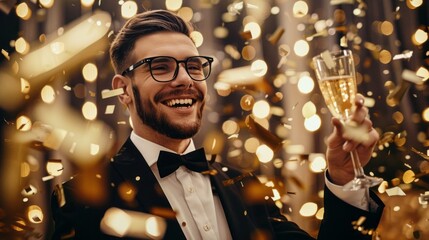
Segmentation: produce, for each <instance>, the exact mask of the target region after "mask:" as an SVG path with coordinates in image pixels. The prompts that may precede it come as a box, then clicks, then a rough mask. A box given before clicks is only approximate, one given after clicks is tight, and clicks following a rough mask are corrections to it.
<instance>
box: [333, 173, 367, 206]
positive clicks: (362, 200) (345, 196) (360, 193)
mask: <svg viewBox="0 0 429 240" xmlns="http://www.w3.org/2000/svg"><path fill="white" fill-rule="evenodd" d="M325 184H326V187H327V188H328V189H329V190H330V191H331V192H332V193H333V194H334V195H335V196H336V197H337V198H339V199H341V200H343V201H344V202H346V203H348V204H350V205H352V206H354V207H357V208H360V209H362V210H364V211H368V199H367V196H368V193H367V192H368V191H369V189H368V188H365V189H359V190H356V191H345V190H343V186H340V185H336V184H334V183H332V182H331V181H330V180H329V177H328V171H325Z"/></svg>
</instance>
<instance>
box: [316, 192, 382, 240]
mask: <svg viewBox="0 0 429 240" xmlns="http://www.w3.org/2000/svg"><path fill="white" fill-rule="evenodd" d="M324 196H325V198H324V207H325V213H324V217H323V220H322V223H321V226H320V230H319V235H318V239H322V240H324V239H372V234H374V233H375V229H376V228H377V226H378V223H379V222H380V218H381V215H382V212H383V209H384V204H383V202H382V201H381V200H380V198H379V197H378V196H377V195H376V194H375V193H374V192H372V191H370V198H371V199H370V201H371V202H372V203H373V204H375V205H376V206H375V207H374V209H373V210H371V211H364V210H362V209H359V208H356V207H354V206H352V205H349V204H347V203H346V202H344V201H342V200H341V199H339V198H338V197H336V196H335V195H334V194H333V193H332V192H331V191H329V189H328V188H327V187H326V186H325V195H324Z"/></svg>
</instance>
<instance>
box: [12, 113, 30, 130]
mask: <svg viewBox="0 0 429 240" xmlns="http://www.w3.org/2000/svg"><path fill="white" fill-rule="evenodd" d="M31 126H32V122H31V119H30V118H29V117H27V116H25V115H21V116H19V117H18V118H17V119H16V129H17V130H19V131H24V132H25V131H29V130H31Z"/></svg>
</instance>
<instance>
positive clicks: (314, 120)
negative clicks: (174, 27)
mask: <svg viewBox="0 0 429 240" xmlns="http://www.w3.org/2000/svg"><path fill="white" fill-rule="evenodd" d="M321 125H322V120H321V119H320V117H319V115H317V114H315V115H313V116H311V117H309V118H306V119H305V120H304V127H305V129H306V130H307V131H309V132H315V131H317V130H318V129H319V128H320V126H321Z"/></svg>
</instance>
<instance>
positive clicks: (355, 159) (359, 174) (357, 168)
mask: <svg viewBox="0 0 429 240" xmlns="http://www.w3.org/2000/svg"><path fill="white" fill-rule="evenodd" d="M350 157H351V159H352V163H353V170H354V172H355V178H364V177H365V174H364V172H363V168H362V165H360V161H359V156H358V153H357V151H356V150H353V151H351V152H350Z"/></svg>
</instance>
